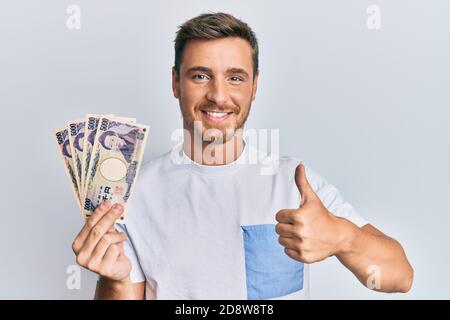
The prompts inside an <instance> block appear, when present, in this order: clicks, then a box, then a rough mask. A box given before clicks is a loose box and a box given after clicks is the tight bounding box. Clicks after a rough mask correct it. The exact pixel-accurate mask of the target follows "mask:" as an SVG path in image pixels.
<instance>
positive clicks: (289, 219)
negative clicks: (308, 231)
mask: <svg viewBox="0 0 450 320" xmlns="http://www.w3.org/2000/svg"><path fill="white" fill-rule="evenodd" d="M293 211H294V210H292V209H282V210H280V211H278V212H277V214H276V215H275V220H277V221H278V222H281V223H293V222H294V219H293Z"/></svg>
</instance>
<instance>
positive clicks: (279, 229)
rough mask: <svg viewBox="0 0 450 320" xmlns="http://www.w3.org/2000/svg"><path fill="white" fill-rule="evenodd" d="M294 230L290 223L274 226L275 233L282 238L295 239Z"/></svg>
mask: <svg viewBox="0 0 450 320" xmlns="http://www.w3.org/2000/svg"><path fill="white" fill-rule="evenodd" d="M295 230H296V228H295V226H294V225H293V224H291V223H277V224H276V225H275V232H276V233H278V234H279V235H280V236H283V237H290V238H292V237H295V235H296V232H295Z"/></svg>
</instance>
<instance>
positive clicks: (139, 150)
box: [82, 117, 149, 223]
mask: <svg viewBox="0 0 450 320" xmlns="http://www.w3.org/2000/svg"><path fill="white" fill-rule="evenodd" d="M148 130H149V127H148V126H145V125H140V124H136V123H133V122H131V121H125V120H123V119H120V118H116V117H102V118H101V120H100V121H99V123H98V128H97V132H96V135H95V141H94V145H93V148H92V154H91V159H90V161H89V168H88V174H87V176H86V184H85V196H84V199H83V201H82V205H83V215H84V216H85V217H88V216H90V215H91V214H92V213H93V211H94V210H95V208H97V206H98V205H99V204H100V203H101V202H102V201H104V200H107V199H108V200H111V201H112V202H113V203H120V204H122V205H123V206H124V208H125V210H124V214H123V215H122V217H121V218H120V219H119V220H118V222H119V223H124V222H125V217H126V204H127V202H128V201H129V200H130V197H131V194H132V191H133V186H134V185H135V182H136V176H137V175H138V173H139V169H140V166H141V162H142V159H143V155H144V149H145V144H146V141H147V137H148Z"/></svg>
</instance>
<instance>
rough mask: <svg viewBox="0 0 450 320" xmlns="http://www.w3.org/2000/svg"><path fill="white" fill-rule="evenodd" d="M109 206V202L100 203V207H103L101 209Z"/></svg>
mask: <svg viewBox="0 0 450 320" xmlns="http://www.w3.org/2000/svg"><path fill="white" fill-rule="evenodd" d="M110 205H111V201H109V200H105V201H103V202H102V207H103V208H107V207H109V206H110Z"/></svg>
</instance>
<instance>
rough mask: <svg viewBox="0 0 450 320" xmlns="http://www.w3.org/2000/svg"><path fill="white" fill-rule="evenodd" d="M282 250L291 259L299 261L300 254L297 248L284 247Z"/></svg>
mask: <svg viewBox="0 0 450 320" xmlns="http://www.w3.org/2000/svg"><path fill="white" fill-rule="evenodd" d="M284 252H285V253H286V254H287V255H288V256H289V257H290V258H292V259H294V260H297V261H301V254H300V252H298V251H297V250H294V249H291V248H284Z"/></svg>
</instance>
